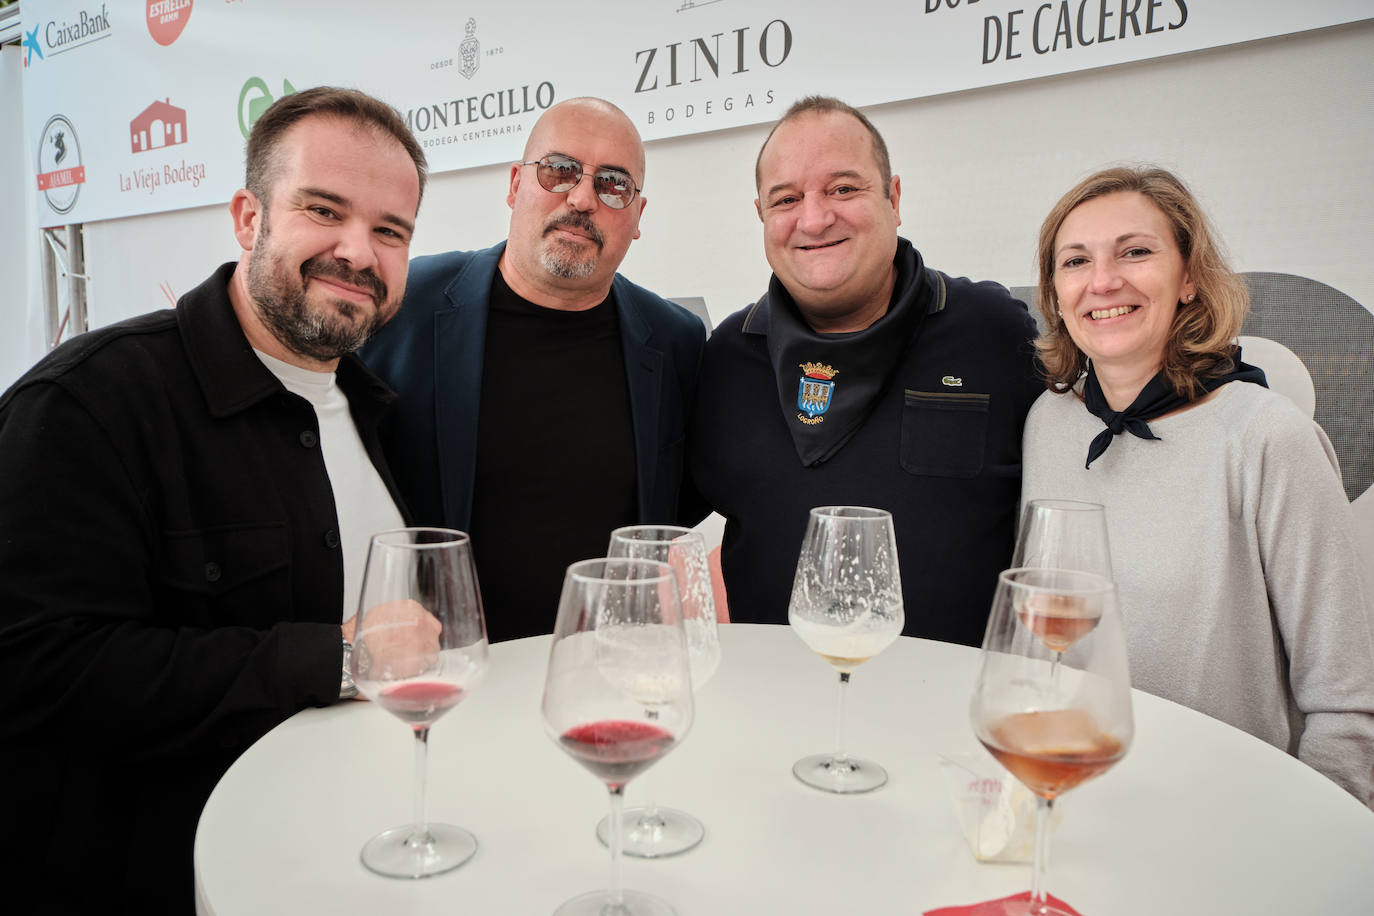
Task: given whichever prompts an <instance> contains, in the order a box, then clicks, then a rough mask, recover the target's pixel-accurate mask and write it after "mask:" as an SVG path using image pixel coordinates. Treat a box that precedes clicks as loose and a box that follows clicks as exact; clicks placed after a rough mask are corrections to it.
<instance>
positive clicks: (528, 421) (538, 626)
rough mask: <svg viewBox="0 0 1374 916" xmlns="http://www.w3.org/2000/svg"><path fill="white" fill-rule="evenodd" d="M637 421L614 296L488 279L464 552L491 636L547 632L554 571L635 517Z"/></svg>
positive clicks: (602, 544)
mask: <svg viewBox="0 0 1374 916" xmlns="http://www.w3.org/2000/svg"><path fill="white" fill-rule="evenodd" d="M635 483H636V478H635V449H634V430H633V426H632V423H631V417H630V395H629V389H628V386H627V384H626V380H625V356H624V352H623V350H622V349H621V344H620V322H619V319H618V317H617V315H616V310H615V301H614V298H613V296H608V297H607V298H606V299H605V300H604V301H603V302H602V303H601V304H599V305H597V306H595V307H593V308H590V309H586V310H585V311H580V312H569V311H561V310H558V309H551V308H543V307H541V306H538V305H535V304H534V303H532V302H528V301H526V300H525V299H522V298H520V297H519V296H518V295H516V294H515V292H513V291H512V290H511V288H510V287H509V286H508V285H507V284H506V281H505V278H503V277H502V276H501V273H500V272H499V271H498V272H497V274H496V278H495V280H494V281H493V282H492V289H491V306H490V310H489V314H488V317H487V339H486V351H485V357H484V360H483V365H482V400H481V406H480V409H479V414H478V421H477V473H476V481H475V485H474V487H473V501H472V522H471V525H470V526H469V527H470V531H469V533H470V534H471V535H472V550H473V556H474V558H475V560H476V562H477V575H478V578H479V581H480V583H481V586H482V600H483V605H484V607H485V609H486V616H487V634H488V636H489V638H490V639H491V640H492V641H493V642H495V641H497V640H501V639H516V638H518V637H522V636H536V635H539V634H541V633H551V632H553V623H554V618H555V617H556V616H557V613H558V596H559V593H560V592H561V590H562V586H563V573H564V571H565V570H566V569H567V567H568V565H569V564H570V563H574V562H576V561H578V560H585V559H589V558H592V557H602V556H605V555H606V544H607V542H608V541H609V539H610V533H611V530H612V529H614V528H617V527H619V526H621V525H631V524H634V522H635V518H636V515H637V512H636V506H637V504H638V503H637V498H636V491H635Z"/></svg>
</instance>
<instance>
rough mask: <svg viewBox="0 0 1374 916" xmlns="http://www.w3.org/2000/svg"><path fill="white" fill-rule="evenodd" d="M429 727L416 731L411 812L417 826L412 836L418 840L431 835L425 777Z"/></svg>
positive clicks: (412, 820)
mask: <svg viewBox="0 0 1374 916" xmlns="http://www.w3.org/2000/svg"><path fill="white" fill-rule="evenodd" d="M428 759H429V726H424V727H421V728H417V729H415V807H414V808H413V810H412V812H411V815H412V817H411V822H412V823H413V824H414V825H415V827H414V830H413V831H412V833H411V835H412V836H414V837H415V838H416V839H422V838H424V836H425V834H427V833H429V823H428V822H427V821H426V820H425V775H426V773H427V772H428V766H427V763H428Z"/></svg>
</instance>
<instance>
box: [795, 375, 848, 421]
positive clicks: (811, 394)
mask: <svg viewBox="0 0 1374 916" xmlns="http://www.w3.org/2000/svg"><path fill="white" fill-rule="evenodd" d="M798 368H799V369H801V371H802V377H801V380H800V381H799V382H798V383H797V409H798V410H800V411H801V413H799V414H797V419H799V420H801V421H802V422H803V423H806V424H808V425H813V424H816V423H820V422H821V421H822V420H823V419H824V417H822V416H821V415H822V414H823V413H825V412H826V411H827V410H829V409H830V401H831V398H832V397H833V396H834V393H835V381H834V379H835V376H837V375H839V374H840V373H839V372H838V371H837V370H836V369H834V368H833V367H831V366H827V365H826V364H825V363H801V364H800V365H799V366H798Z"/></svg>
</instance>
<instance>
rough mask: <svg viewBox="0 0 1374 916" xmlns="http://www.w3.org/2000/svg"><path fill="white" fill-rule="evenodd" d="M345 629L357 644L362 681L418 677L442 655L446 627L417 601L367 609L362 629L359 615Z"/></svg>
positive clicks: (344, 626) (380, 605) (354, 649)
mask: <svg viewBox="0 0 1374 916" xmlns="http://www.w3.org/2000/svg"><path fill="white" fill-rule="evenodd" d="M342 629H343V637H344V639H347V640H348V641H349V642H351V643H353V655H354V663H355V665H356V668H357V671H358V679H359V680H372V681H375V680H383V679H386V680H392V679H396V678H403V677H414V676H415V675H417V674H420V673H421V672H423V671H424V670H425V669H427V668H429V667H431V666H432V665H433V664H434V663H435V662H436V661H437V660H438V658H439V634H440V633H441V632H442V630H443V627H442V626H441V625H440V623H439V621H438V619H437V618H435V616H434V615H433V614H431V613H430V612H429V611H427V610H425V608H424V606H423V605H421V604H420V603H419V602H417V601H410V600H404V601H388V602H386V603H385V604H379V605H376V606H374V607H372V608H370V609H369V610H368V611H367V615H366V617H365V618H364V620H363V626H362V629H360V630H359V629H357V617H353V618H350V619H349V620H348V621H347V622H346V623H344V624H343V626H342Z"/></svg>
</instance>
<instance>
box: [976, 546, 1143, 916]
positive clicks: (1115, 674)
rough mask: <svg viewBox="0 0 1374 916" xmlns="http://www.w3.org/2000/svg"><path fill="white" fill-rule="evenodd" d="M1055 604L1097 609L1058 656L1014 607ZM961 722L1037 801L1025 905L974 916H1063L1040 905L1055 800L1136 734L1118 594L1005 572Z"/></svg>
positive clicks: (1044, 573)
mask: <svg viewBox="0 0 1374 916" xmlns="http://www.w3.org/2000/svg"><path fill="white" fill-rule="evenodd" d="M1048 598H1054V599H1056V600H1060V601H1069V602H1080V603H1083V604H1085V605H1091V606H1093V607H1096V608H1098V609H1099V616H1098V623H1097V625H1096V626H1095V627H1093V628H1092V629H1091V630H1089V631H1088V632H1086V633H1084V634H1083V635H1082V636H1081V637H1080V638H1079V639H1078V640H1076V641H1074V642H1073V643H1072V644H1071V645H1069V646H1067V647H1066V648H1065V649H1064V651H1063V653H1062V663H1061V662H1059V661H1057V660H1056V658H1055V656H1057V655H1059V653H1056V652H1055V651H1054V649H1053V648H1052V647H1051V646H1050V645H1049V644H1047V643H1046V641H1045V639H1044V638H1043V637H1042V636H1041V635H1040V634H1039V633H1037V632H1036V631H1035V629H1034V627H1032V626H1027V625H1026V623H1025V622H1024V617H1023V611H1022V610H1021V609H1022V608H1025V607H1026V606H1028V605H1034V604H1036V603H1037V600H1043V599H1048ZM969 718H970V720H971V722H972V724H973V730H974V733H975V734H976V735H977V736H978V740H979V741H980V742H982V744H983V746H984V747H986V748H987V749H988V750H989V751H990V752H991V753H992V755H993V756H994V757H996V758H997V760H998V761H999V762H1000V763H1001V764H1002V765H1003V766H1004V767H1006V768H1007V769H1008V770H1010V771H1011V773H1012V775H1014V776H1015V777H1016V778H1017V779H1018V780H1020V782H1021V783H1022V784H1023V785H1024V786H1025V787H1026V788H1027V789H1030V790H1031V791H1032V792H1034V793H1035V796H1036V801H1037V804H1036V816H1035V864H1034V866H1033V871H1032V877H1031V895H1030V900H1029V901H1019V902H1015V903H1010V902H1007V901H998V902H996V903H995V904H987V905H985V906H984V907H982V908H980V909H978V910H975V914H976V916H1064V914H1063V911H1061V910H1059V909H1057V908H1055V907H1053V906H1051V905H1050V904H1049V903H1048V901H1047V899H1046V896H1045V880H1044V878H1045V865H1046V862H1047V861H1048V857H1049V823H1050V817H1051V814H1052V813H1053V807H1054V802H1055V799H1057V798H1058V797H1059V796H1060V795H1062V794H1063V793H1064V792H1067V791H1068V790H1070V789H1072V788H1073V787H1075V786H1077V785H1079V784H1081V783H1083V782H1085V781H1086V780H1089V779H1092V778H1093V777H1094V776H1098V775H1100V774H1101V773H1103V772H1105V771H1106V770H1108V769H1109V768H1111V767H1112V765H1114V764H1115V763H1116V762H1117V761H1118V760H1120V759H1121V758H1122V756H1124V755H1125V753H1126V751H1127V749H1128V748H1129V747H1130V745H1131V739H1132V738H1133V736H1134V733H1135V726H1134V722H1133V719H1132V715H1131V682H1130V673H1129V670H1128V668H1127V664H1126V638H1125V634H1124V632H1123V630H1122V625H1121V617H1120V614H1119V612H1118V611H1117V607H1116V587H1115V586H1114V585H1113V584H1112V582H1111V580H1109V579H1107V578H1105V577H1103V576H1100V575H1096V574H1093V573H1088V572H1082V571H1079V570H1063V569H1009V570H1007V571H1006V572H1004V573H1002V574H1001V575H1000V576H999V577H998V581H997V592H996V594H995V595H994V597H993V604H992V613H991V615H990V617H989V619H988V627H987V633H986V635H985V636H984V638H983V649H982V652H981V653H980V655H979V664H978V678H977V681H976V682H975V685H974V688H973V700H972V703H971V704H970V712H969Z"/></svg>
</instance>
